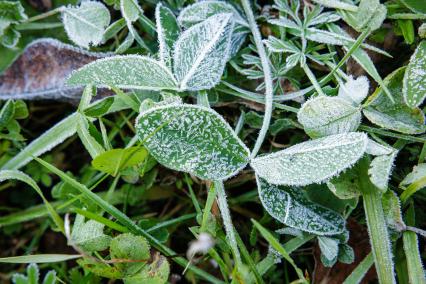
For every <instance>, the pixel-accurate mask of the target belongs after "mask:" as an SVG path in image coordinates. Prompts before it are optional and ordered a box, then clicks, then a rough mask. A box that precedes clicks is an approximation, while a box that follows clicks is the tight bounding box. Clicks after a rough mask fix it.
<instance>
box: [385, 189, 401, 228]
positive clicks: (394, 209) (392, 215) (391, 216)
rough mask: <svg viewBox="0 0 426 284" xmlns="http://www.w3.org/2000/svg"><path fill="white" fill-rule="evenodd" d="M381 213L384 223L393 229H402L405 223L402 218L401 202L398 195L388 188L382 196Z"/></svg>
mask: <svg viewBox="0 0 426 284" xmlns="http://www.w3.org/2000/svg"><path fill="white" fill-rule="evenodd" d="M382 205H383V213H384V214H385V219H386V223H387V224H388V226H389V227H391V228H392V229H394V230H397V231H402V230H404V229H405V223H404V220H403V219H402V212H401V203H400V201H399V198H398V196H397V195H396V193H395V192H393V191H392V190H388V191H387V192H385V193H384V194H383V196H382Z"/></svg>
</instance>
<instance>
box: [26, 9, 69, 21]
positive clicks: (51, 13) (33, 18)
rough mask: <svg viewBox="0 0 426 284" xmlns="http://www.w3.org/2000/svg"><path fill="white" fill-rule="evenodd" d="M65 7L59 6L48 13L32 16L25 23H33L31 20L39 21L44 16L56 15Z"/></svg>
mask: <svg viewBox="0 0 426 284" xmlns="http://www.w3.org/2000/svg"><path fill="white" fill-rule="evenodd" d="M64 9H65V7H63V6H61V7H58V8H56V9H53V10H50V11H48V12H46V13H43V14H40V15H37V16H34V17H31V18H29V19H28V20H26V21H25V22H24V23H31V22H35V21H38V20H42V19H44V18H47V17H50V16H53V15H56V14H57V13H60V12H62V11H63V10H64Z"/></svg>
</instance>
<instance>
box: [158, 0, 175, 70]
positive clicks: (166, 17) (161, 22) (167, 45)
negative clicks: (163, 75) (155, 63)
mask: <svg viewBox="0 0 426 284" xmlns="http://www.w3.org/2000/svg"><path fill="white" fill-rule="evenodd" d="M155 21H156V25H157V37H158V44H159V49H160V50H159V55H160V56H159V58H160V61H161V62H163V63H164V64H165V65H166V66H168V67H169V68H171V67H172V50H173V45H174V44H175V41H176V40H177V39H178V37H179V35H180V28H179V25H178V22H177V20H176V17H175V15H174V14H173V12H172V11H171V10H170V9H169V8H167V7H165V6H163V5H162V4H161V3H158V4H157V7H156V8H155Z"/></svg>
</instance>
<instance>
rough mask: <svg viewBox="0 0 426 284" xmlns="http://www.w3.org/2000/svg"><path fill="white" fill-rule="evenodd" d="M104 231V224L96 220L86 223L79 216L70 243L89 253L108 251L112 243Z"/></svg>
mask: <svg viewBox="0 0 426 284" xmlns="http://www.w3.org/2000/svg"><path fill="white" fill-rule="evenodd" d="M103 231H104V224H101V223H98V222H96V221H95V220H89V221H87V222H84V217H83V216H82V215H79V214H77V216H76V218H75V221H74V226H73V229H72V233H71V236H70V237H71V239H70V242H71V244H72V245H76V246H78V247H80V248H82V249H83V250H85V251H88V252H93V251H101V250H104V249H107V248H108V246H109V244H110V242H111V237H110V236H107V235H105V234H104V232H103Z"/></svg>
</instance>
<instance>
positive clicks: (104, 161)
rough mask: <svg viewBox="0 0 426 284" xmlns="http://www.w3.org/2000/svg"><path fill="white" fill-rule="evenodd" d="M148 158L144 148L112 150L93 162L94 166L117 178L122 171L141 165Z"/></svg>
mask: <svg viewBox="0 0 426 284" xmlns="http://www.w3.org/2000/svg"><path fill="white" fill-rule="evenodd" d="M147 156H148V152H147V151H146V149H145V148H143V147H130V148H126V149H111V150H108V151H106V152H105V153H102V154H100V155H99V156H97V157H96V158H95V159H94V160H93V161H92V166H93V167H94V168H95V169H97V170H100V171H102V172H104V173H107V174H110V175H112V176H116V175H117V174H118V173H119V172H120V171H121V170H124V169H126V168H128V167H132V166H136V165H138V164H141V163H142V162H143V161H144V160H145V159H146V158H147Z"/></svg>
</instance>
